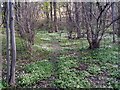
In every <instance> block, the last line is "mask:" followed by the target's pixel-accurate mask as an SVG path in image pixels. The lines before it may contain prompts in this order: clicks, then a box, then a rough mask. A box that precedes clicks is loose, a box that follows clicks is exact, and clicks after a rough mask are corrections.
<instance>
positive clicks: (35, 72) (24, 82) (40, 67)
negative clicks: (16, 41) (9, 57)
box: [18, 60, 53, 86]
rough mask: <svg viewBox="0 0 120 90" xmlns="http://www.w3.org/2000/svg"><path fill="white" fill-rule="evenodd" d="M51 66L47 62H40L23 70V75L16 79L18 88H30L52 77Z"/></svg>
mask: <svg viewBox="0 0 120 90" xmlns="http://www.w3.org/2000/svg"><path fill="white" fill-rule="evenodd" d="M52 70H53V67H52V64H51V62H49V61H48V60H42V61H39V62H36V63H32V64H30V65H26V67H25V68H24V71H25V73H23V75H20V76H19V77H18V84H19V85H20V86H30V85H33V84H35V83H36V82H38V81H40V80H43V79H46V78H48V77H50V76H51V75H52Z"/></svg>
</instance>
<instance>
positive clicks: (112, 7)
mask: <svg viewBox="0 0 120 90" xmlns="http://www.w3.org/2000/svg"><path fill="white" fill-rule="evenodd" d="M111 9H112V21H113V20H114V19H115V15H114V13H115V11H114V3H113V4H112V6H111ZM112 30H113V43H115V41H116V40H115V23H113V25H112Z"/></svg>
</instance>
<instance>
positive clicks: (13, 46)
mask: <svg viewBox="0 0 120 90" xmlns="http://www.w3.org/2000/svg"><path fill="white" fill-rule="evenodd" d="M9 8H10V9H9V11H10V33H11V55H12V56H11V60H12V61H11V69H10V85H13V86H14V85H15V66H16V41H15V28H14V17H15V16H14V4H13V1H11V0H10V2H9Z"/></svg>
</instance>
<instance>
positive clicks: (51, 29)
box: [49, 2, 53, 32]
mask: <svg viewBox="0 0 120 90" xmlns="http://www.w3.org/2000/svg"><path fill="white" fill-rule="evenodd" d="M52 4H53V3H52V2H50V18H51V22H50V30H49V32H53V15H52V14H53V12H52V9H53V7H52Z"/></svg>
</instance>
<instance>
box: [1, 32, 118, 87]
mask: <svg viewBox="0 0 120 90" xmlns="http://www.w3.org/2000/svg"><path fill="white" fill-rule="evenodd" d="M66 35H67V34H66V33H62V35H61V36H60V33H47V32H46V31H39V32H38V33H37V34H36V36H35V45H33V52H32V57H33V58H31V59H30V57H31V56H30V55H28V54H27V53H26V51H25V48H24V47H23V46H22V44H21V39H20V38H17V39H16V41H17V53H18V58H19V60H18V62H20V61H21V62H22V60H23V59H25V60H24V61H25V62H27V61H26V58H25V57H27V60H29V59H30V62H29V63H30V64H29V63H24V64H25V65H24V66H25V67H22V68H21V69H22V70H21V72H22V74H19V77H17V81H18V84H19V85H18V86H22V87H28V86H33V85H35V84H36V83H37V82H38V81H41V80H44V79H45V80H46V79H47V78H49V77H51V75H53V74H55V80H54V81H53V82H52V85H53V86H55V87H59V88H90V87H93V88H96V87H97V88H102V87H105V88H107V87H108V88H111V87H112V88H117V87H118V86H119V84H120V83H119V82H118V81H119V78H120V75H119V73H120V70H119V69H118V65H119V61H118V60H119V59H118V56H119V54H118V45H117V44H112V42H111V41H112V38H111V37H110V36H108V37H107V36H106V37H105V39H103V40H102V41H101V47H100V48H99V49H96V50H89V49H87V48H88V42H87V40H86V39H85V38H82V39H79V40H68V39H67V38H66ZM54 43H57V44H58V45H59V46H60V47H61V50H59V51H60V52H57V55H56V56H55V53H56V52H55V48H54V47H53V46H52V45H53V44H54ZM3 50H5V49H3ZM22 55H23V56H22ZM54 57H55V58H54ZM22 58H23V59H22ZM49 58H51V59H53V58H54V59H56V61H57V63H55V64H56V65H55V66H56V67H55V72H54V73H53V71H54V68H53V67H54V64H53V62H52V60H51V59H50V60H48V59H49ZM31 60H32V61H33V62H32V61H31ZM18 64H19V65H18V67H19V66H21V64H22V63H18ZM23 71H24V72H23Z"/></svg>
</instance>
